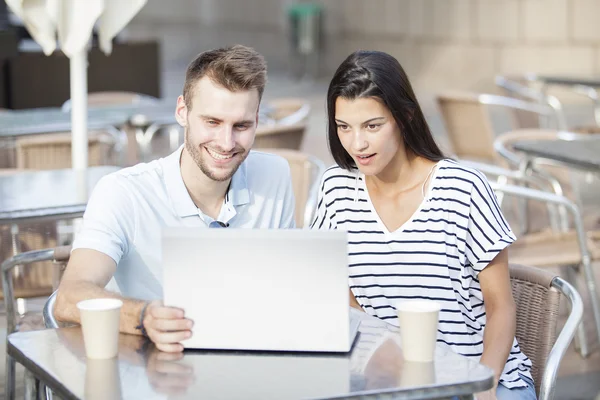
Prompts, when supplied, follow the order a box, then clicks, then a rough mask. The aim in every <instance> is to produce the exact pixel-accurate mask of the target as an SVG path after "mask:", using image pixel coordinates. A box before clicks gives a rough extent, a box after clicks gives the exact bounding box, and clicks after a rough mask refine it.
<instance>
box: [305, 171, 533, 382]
mask: <svg viewBox="0 0 600 400" xmlns="http://www.w3.org/2000/svg"><path fill="white" fill-rule="evenodd" d="M312 226H313V228H314V229H342V230H345V231H347V232H348V241H349V243H348V251H349V257H348V259H349V267H350V271H349V279H350V289H351V290H352V292H353V293H354V296H355V297H356V300H357V301H358V303H359V304H360V305H361V306H362V308H363V310H364V311H365V312H367V313H369V314H371V315H374V316H376V317H378V318H381V319H382V320H385V321H387V322H389V323H391V324H393V325H396V326H397V325H398V318H397V317H396V312H395V308H394V303H396V302H398V301H402V300H403V299H404V300H413V299H428V300H435V301H437V302H439V303H440V304H441V306H442V308H441V311H440V321H439V326H438V337H437V340H438V342H441V343H445V344H446V345H448V346H450V347H451V348H452V350H453V351H455V352H456V353H458V354H462V355H464V356H467V357H471V358H474V359H476V360H479V358H480V357H481V355H482V352H483V331H484V328H485V322H486V315H485V306H484V302H483V295H482V292H481V287H480V285H479V281H478V279H477V276H478V274H479V272H480V271H481V270H483V269H484V268H485V267H486V266H487V265H488V264H489V263H490V261H492V259H493V258H494V257H495V256H496V255H497V254H498V253H499V252H500V251H501V250H503V249H504V248H505V247H507V246H508V245H509V244H511V243H512V242H513V241H514V240H515V236H514V235H513V233H512V231H511V229H510V227H509V226H508V224H507V222H506V220H505V219H504V217H503V215H502V213H501V211H500V208H499V206H498V203H497V201H496V197H495V195H494V193H493V192H492V190H491V188H490V185H489V183H488V181H487V179H486V178H485V176H484V175H483V174H481V173H480V172H479V171H476V170H474V169H471V168H467V167H464V166H461V165H460V164H457V163H456V162H454V161H452V160H442V161H440V162H439V163H438V164H437V166H436V168H435V170H434V172H433V174H432V176H431V180H430V184H429V191H428V192H427V193H426V195H425V199H424V200H423V202H422V203H421V205H420V207H419V208H418V209H417V211H416V212H415V213H414V214H413V215H412V217H411V218H410V219H409V220H408V221H407V222H406V223H404V224H403V225H402V226H401V227H400V228H398V229H397V230H396V231H394V232H389V231H388V230H387V228H386V227H385V225H384V224H383V223H382V222H381V220H380V219H379V216H378V215H377V213H376V211H375V209H374V208H373V203H372V202H371V200H370V199H369V194H368V192H367V188H366V185H365V176H364V175H363V174H362V173H360V172H359V171H358V170H352V171H347V170H345V169H342V168H340V167H338V166H334V167H331V168H329V169H328V170H327V171H326V172H325V175H324V176H323V180H322V183H321V190H320V193H319V200H318V210H317V216H316V219H315V221H314V222H313V225H312ZM530 369H531V361H530V360H529V359H528V358H527V357H526V356H525V355H524V354H523V352H522V351H521V350H520V348H519V345H518V343H517V341H516V339H515V340H514V342H513V347H512V349H511V352H510V355H509V358H508V360H507V362H506V366H505V368H504V371H503V373H502V376H501V378H500V383H501V384H502V385H504V386H506V387H508V388H516V387H525V386H526V383H525V382H524V381H523V380H522V379H521V378H520V376H519V373H520V374H522V375H525V376H527V377H531V375H530V372H529V371H530Z"/></svg>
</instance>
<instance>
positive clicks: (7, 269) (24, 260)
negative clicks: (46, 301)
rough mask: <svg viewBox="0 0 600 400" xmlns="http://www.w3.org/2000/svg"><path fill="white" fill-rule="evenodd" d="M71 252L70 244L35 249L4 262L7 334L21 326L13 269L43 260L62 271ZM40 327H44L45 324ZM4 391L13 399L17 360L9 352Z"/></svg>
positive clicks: (3, 275) (3, 277) (3, 287)
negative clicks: (18, 316)
mask: <svg viewBox="0 0 600 400" xmlns="http://www.w3.org/2000/svg"><path fill="white" fill-rule="evenodd" d="M70 252H71V247H70V246H65V247H56V248H52V249H45V250H33V251H28V252H25V253H21V254H18V255H16V256H13V257H11V258H9V259H7V260H6V261H4V262H3V263H2V290H3V292H4V307H5V309H6V329H7V334H11V333H13V332H15V331H18V330H19V329H20V328H21V324H20V321H18V318H17V313H16V311H15V298H16V297H15V296H16V291H15V290H14V286H13V271H14V270H15V269H16V268H20V267H22V266H32V264H36V263H42V262H46V263H47V262H49V263H52V265H53V266H54V267H55V269H58V270H61V271H62V270H63V269H64V267H65V266H66V263H67V262H68V260H69V256H70ZM56 284H58V279H57V280H56ZM54 289H56V286H55V287H54V288H51V289H50V293H52V290H54ZM50 293H49V294H50ZM39 328H40V329H42V328H43V326H40V327H39ZM29 378H31V377H29ZM4 393H5V396H6V398H8V399H13V398H14V396H15V361H14V360H13V359H12V358H11V357H10V356H8V354H7V355H6V375H5V391H4Z"/></svg>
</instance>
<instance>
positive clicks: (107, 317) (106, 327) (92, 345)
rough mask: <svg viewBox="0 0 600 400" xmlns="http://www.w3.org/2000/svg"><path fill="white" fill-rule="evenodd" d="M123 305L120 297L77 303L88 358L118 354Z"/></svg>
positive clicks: (101, 357)
mask: <svg viewBox="0 0 600 400" xmlns="http://www.w3.org/2000/svg"><path fill="white" fill-rule="evenodd" d="M122 306H123V302H122V301H121V300H118V299H92V300H84V301H80V302H79V303H77V308H78V309H79V315H80V319H81V329H82V331H83V341H84V343H85V353H86V355H87V357H88V358H92V359H107V358H113V357H116V356H117V354H118V352H119V321H120V316H121V307H122Z"/></svg>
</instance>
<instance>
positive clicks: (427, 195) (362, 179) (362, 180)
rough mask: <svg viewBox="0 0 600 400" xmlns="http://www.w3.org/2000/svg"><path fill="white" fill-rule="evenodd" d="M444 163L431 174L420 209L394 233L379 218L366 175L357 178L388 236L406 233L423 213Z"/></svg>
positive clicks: (361, 174) (370, 206) (377, 219)
mask: <svg viewBox="0 0 600 400" xmlns="http://www.w3.org/2000/svg"><path fill="white" fill-rule="evenodd" d="M442 161H443V160H441V161H438V162H437V163H436V164H435V165H434V166H433V172H432V173H431V179H430V180H429V186H428V188H427V191H426V192H425V196H424V197H423V200H421V203H420V204H419V207H417V209H416V210H415V211H414V212H413V213H412V214H411V216H410V217H409V218H408V219H407V220H406V221H404V223H403V224H402V225H400V226H399V227H398V228H396V229H395V230H393V231H390V230H389V229H388V227H387V226H386V225H385V224H384V223H383V220H382V219H381V217H380V216H379V213H378V212H377V210H376V209H375V205H374V204H373V200H371V195H370V194H369V189H368V188H367V180H366V179H365V174H363V173H362V172H360V171H359V173H358V176H357V180H358V181H359V182H358V185H359V187H361V188H362V189H363V190H364V191H365V196H366V197H367V203H368V205H369V211H371V213H373V216H374V217H375V221H377V225H378V226H379V229H380V230H381V231H382V232H383V233H384V234H385V235H386V236H389V235H396V234H399V233H402V232H404V231H405V230H406V228H407V226H408V225H410V224H411V223H412V222H413V221H414V220H415V218H416V216H417V215H418V214H419V213H420V212H421V210H423V208H424V207H425V205H426V204H427V202H428V201H429V199H430V198H431V189H432V188H433V184H434V182H435V180H436V179H437V176H438V171H439V170H440V163H441V162H442ZM359 178H360V179H359Z"/></svg>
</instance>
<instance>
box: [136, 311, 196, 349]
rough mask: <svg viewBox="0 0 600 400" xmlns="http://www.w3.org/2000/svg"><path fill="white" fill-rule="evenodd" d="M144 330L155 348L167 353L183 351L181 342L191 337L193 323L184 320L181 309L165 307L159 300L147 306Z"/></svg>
mask: <svg viewBox="0 0 600 400" xmlns="http://www.w3.org/2000/svg"><path fill="white" fill-rule="evenodd" d="M143 323H144V328H146V332H147V333H148V337H149V338H150V340H152V341H153V342H154V344H155V345H156V348H157V349H158V350H160V351H164V352H167V353H177V352H181V351H183V345H182V344H181V343H180V342H181V341H183V340H185V339H188V338H190V337H191V336H192V326H194V322H193V321H192V320H190V319H186V318H185V314H184V312H183V310H182V309H180V308H175V307H165V306H164V305H163V303H162V301H160V300H156V301H153V302H152V303H150V304H148V307H147V309H146V315H145V316H144V321H143Z"/></svg>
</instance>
